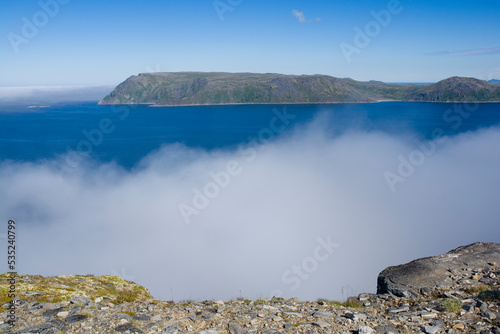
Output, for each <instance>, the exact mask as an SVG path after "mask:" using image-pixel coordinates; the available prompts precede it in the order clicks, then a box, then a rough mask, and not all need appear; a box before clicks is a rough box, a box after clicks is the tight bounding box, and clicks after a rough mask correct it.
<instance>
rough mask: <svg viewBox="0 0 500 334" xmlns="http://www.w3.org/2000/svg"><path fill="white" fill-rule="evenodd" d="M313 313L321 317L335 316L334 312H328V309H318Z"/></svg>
mask: <svg viewBox="0 0 500 334" xmlns="http://www.w3.org/2000/svg"><path fill="white" fill-rule="evenodd" d="M312 315H313V316H315V317H321V318H332V317H333V313H331V312H326V311H316V312H314V313H313V314H312Z"/></svg>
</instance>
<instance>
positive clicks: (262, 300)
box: [253, 298, 269, 305]
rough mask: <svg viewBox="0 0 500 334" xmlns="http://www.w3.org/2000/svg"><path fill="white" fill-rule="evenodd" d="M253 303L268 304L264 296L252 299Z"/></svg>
mask: <svg viewBox="0 0 500 334" xmlns="http://www.w3.org/2000/svg"><path fill="white" fill-rule="evenodd" d="M253 303H254V305H268V304H269V301H268V300H267V299H264V298H259V299H256V300H254V301H253Z"/></svg>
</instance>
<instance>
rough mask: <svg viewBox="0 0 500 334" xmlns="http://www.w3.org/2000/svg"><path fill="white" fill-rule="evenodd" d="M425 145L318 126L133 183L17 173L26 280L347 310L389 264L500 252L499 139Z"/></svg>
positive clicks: (195, 156)
mask: <svg viewBox="0 0 500 334" xmlns="http://www.w3.org/2000/svg"><path fill="white" fill-rule="evenodd" d="M411 138H412V136H411V135H408V136H407V137H405V138H402V137H393V136H390V135H387V134H383V133H377V132H369V133H366V132H356V131H353V132H346V133H344V134H342V135H340V136H336V137H332V136H331V135H329V134H328V133H327V132H326V131H324V130H323V129H322V127H321V126H318V125H317V124H316V123H313V124H310V125H309V126H308V127H306V128H303V129H300V130H297V131H295V132H293V133H292V134H289V135H287V136H282V137H279V138H277V139H276V140H274V141H272V142H270V143H267V144H265V145H257V146H256V145H253V144H249V145H247V146H244V147H240V148H239V149H238V150H226V151H218V152H205V151H201V150H193V149H189V148H186V147H183V146H181V145H170V146H165V147H163V148H162V149H161V150H159V151H157V152H153V153H151V154H150V155H149V156H148V157H146V158H145V159H144V160H143V161H142V163H141V164H140V165H139V166H137V168H135V169H133V170H132V171H127V170H124V169H122V168H121V167H119V166H116V165H114V164H104V165H103V164H98V163H96V162H93V161H86V162H84V163H82V164H81V165H80V166H78V168H76V169H75V170H74V171H73V172H72V173H70V174H67V175H64V177H63V178H61V177H60V175H57V170H55V169H54V168H53V167H52V166H53V162H50V161H47V162H44V163H37V164H28V163H25V164H21V163H12V162H11V163H8V162H3V163H2V164H1V165H0V187H1V189H2V191H1V192H0V196H1V198H0V215H1V221H3V222H7V220H8V219H15V221H16V223H17V226H18V234H17V244H18V249H19V251H18V259H17V260H18V262H17V263H18V271H19V272H20V273H29V274H42V275H61V274H94V275H100V274H117V275H120V276H122V277H124V278H125V279H129V280H132V281H135V282H137V283H139V284H141V285H144V286H146V287H147V288H149V289H150V291H151V292H152V294H153V295H154V296H155V297H157V298H161V299H175V300H182V299H196V300H204V299H223V300H227V299H231V298H237V297H240V296H242V297H246V298H258V297H263V298H268V297H272V296H273V295H276V296H283V297H287V298H288V297H298V298H301V299H307V300H315V299H317V298H319V297H321V298H330V299H343V298H345V297H347V296H348V295H352V294H355V293H360V292H375V288H376V278H377V274H378V273H379V272H380V271H381V270H383V269H384V268H385V267H387V266H389V265H396V264H400V263H404V262H407V261H410V260H413V259H415V258H418V257H422V256H430V255H437V254H441V253H443V252H447V251H449V250H450V249H453V248H455V247H458V246H460V245H464V244H468V243H472V242H476V241H493V242H499V241H500V224H499V217H500V206H499V205H498V199H499V198H500V173H499V172H498V171H499V170H500V146H499V145H498V143H500V129H499V128H498V127H495V128H489V129H483V130H480V131H477V132H471V133H464V134H461V135H458V136H455V137H451V138H444V139H442V140H440V141H435V142H427V143H419V144H416V143H415V142H414V141H413V140H412V139H411ZM419 145H420V146H419ZM425 145H426V146H425ZM419 152H420V153H419ZM2 237H3V239H2V244H4V243H5V234H2ZM4 262H5V261H4ZM4 262H2V271H3V272H6V271H7V268H6V265H5V263H4Z"/></svg>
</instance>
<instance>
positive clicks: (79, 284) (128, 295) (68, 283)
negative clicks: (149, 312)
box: [0, 273, 152, 304]
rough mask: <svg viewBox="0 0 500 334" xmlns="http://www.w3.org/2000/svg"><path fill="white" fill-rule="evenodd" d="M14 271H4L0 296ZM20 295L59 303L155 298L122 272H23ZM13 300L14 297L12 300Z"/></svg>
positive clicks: (18, 283) (18, 285)
mask: <svg viewBox="0 0 500 334" xmlns="http://www.w3.org/2000/svg"><path fill="white" fill-rule="evenodd" d="M9 278H10V274H8V273H6V274H1V275H0V300H4V299H5V298H6V297H7V294H8V290H9V286H10V283H9ZM15 287H16V296H19V297H20V298H21V299H29V297H30V296H31V298H33V299H35V300H36V301H37V302H40V303H45V302H49V303H57V302H62V301H67V300H70V299H71V297H74V296H83V297H88V298H90V299H92V300H94V299H96V298H98V297H103V298H106V300H107V301H110V302H112V303H114V304H121V303H124V302H133V301H135V300H137V299H141V300H148V299H152V297H151V295H150V294H149V291H148V290H147V289H146V288H144V287H142V286H140V285H137V284H135V283H133V282H129V281H126V280H124V279H122V278H120V277H118V276H112V275H103V276H98V277H94V276H92V275H70V276H54V277H43V276H40V275H22V276H17V277H16V284H15ZM9 301H10V300H9Z"/></svg>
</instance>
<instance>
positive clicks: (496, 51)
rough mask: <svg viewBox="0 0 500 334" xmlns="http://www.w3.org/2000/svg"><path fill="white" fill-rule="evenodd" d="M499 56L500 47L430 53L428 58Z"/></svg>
mask: <svg viewBox="0 0 500 334" xmlns="http://www.w3.org/2000/svg"><path fill="white" fill-rule="evenodd" d="M492 54H500V47H498V48H487V49H470V50H462V51H440V52H434V53H430V54H429V55H430V56H449V57H459V56H483V55H492Z"/></svg>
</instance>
